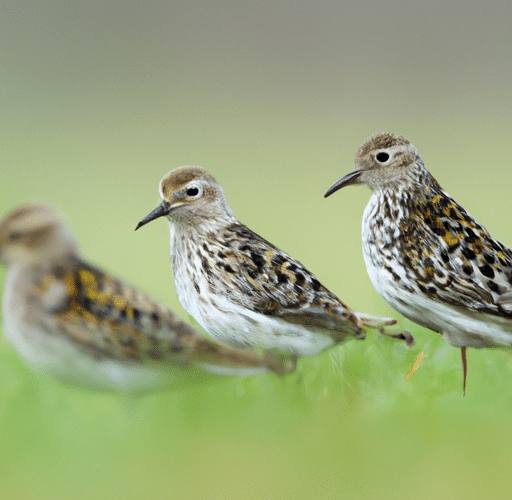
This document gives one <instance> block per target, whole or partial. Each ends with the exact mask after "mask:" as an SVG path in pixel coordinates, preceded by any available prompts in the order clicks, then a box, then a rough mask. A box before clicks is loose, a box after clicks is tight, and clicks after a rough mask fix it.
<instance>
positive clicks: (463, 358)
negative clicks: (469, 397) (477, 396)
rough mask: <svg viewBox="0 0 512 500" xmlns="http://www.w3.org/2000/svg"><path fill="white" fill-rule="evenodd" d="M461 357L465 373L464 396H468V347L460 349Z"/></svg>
mask: <svg viewBox="0 0 512 500" xmlns="http://www.w3.org/2000/svg"><path fill="white" fill-rule="evenodd" d="M460 355H461V358H462V371H463V372H464V383H463V385H462V395H463V396H465V395H466V378H467V376H468V360H467V358H466V347H465V346H464V347H461V348H460Z"/></svg>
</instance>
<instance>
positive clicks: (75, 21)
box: [0, 0, 512, 499]
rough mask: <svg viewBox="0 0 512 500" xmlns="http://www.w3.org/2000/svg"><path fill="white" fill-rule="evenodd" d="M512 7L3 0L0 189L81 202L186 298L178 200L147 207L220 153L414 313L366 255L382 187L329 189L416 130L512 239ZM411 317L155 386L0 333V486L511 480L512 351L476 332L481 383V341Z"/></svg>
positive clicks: (253, 211) (324, 263)
mask: <svg viewBox="0 0 512 500" xmlns="http://www.w3.org/2000/svg"><path fill="white" fill-rule="evenodd" d="M511 21H512V3H510V2H509V1H501V2H500V1H496V2H481V1H480V0H478V1H477V0H466V1H461V0H455V1H452V2H449V3H448V2H445V1H442V0H431V1H429V2H421V1H412V2H405V1H399V0H391V1H387V2H382V1H380V0H374V1H361V0H357V1H343V2H340V1H335V0H329V1H317V2H311V1H309V0H308V1H268V0H263V1H258V2H247V1H227V0H224V1H218V0H215V1H211V0H210V1H207V0H204V1H195V0H188V1H183V2H164V1H160V2H156V1H148V2H121V1H110V2H109V1H107V2H72V1H60V2H59V1H54V0H52V1H50V0H48V1H44V2H29V1H26V0H16V1H6V2H2V5H1V6H0V46H1V47H2V49H1V51H0V106H1V126H0V139H1V147H0V212H1V213H2V214H3V213H5V212H6V211H8V210H10V209H11V208H13V207H14V206H16V205H19V204H21V203H24V202H30V201H34V200H44V201H47V202H50V203H52V204H54V205H56V206H58V207H59V208H60V209H61V210H62V211H63V213H64V214H65V215H66V218H67V220H68V222H69V225H70V226H71V228H72V230H73V232H74V233H75V235H76V236H77V238H78V240H79V241H80V245H81V249H82V251H83V253H84V254H85V255H86V256H87V257H88V258H89V259H90V260H91V261H93V262H94V263H97V264H99V265H101V266H103V267H105V268H106V269H108V270H110V271H112V272H113V273H115V274H117V275H118V276H121V277H123V278H124V279H126V280H128V281H129V282H131V283H133V284H135V285H137V286H140V287H141V288H143V289H145V290H146V291H148V292H150V293H152V294H154V295H156V296H157V297H159V298H160V299H161V300H163V301H165V302H167V303H168V304H169V305H170V306H171V307H173V308H174V309H176V310H177V311H178V312H179V313H180V314H182V315H184V312H183V309H182V308H181V307H180V305H179V302H178V300H177V298H176V295H175V292H174V288H173V283H172V276H171V271H170V268H169V257H168V254H169V248H168V230H167V224H166V223H165V221H163V220H161V221H157V222H155V223H153V224H150V225H149V226H147V227H144V228H143V229H142V230H140V231H138V232H137V233H135V232H134V231H133V230H134V227H135V225H136V223H137V222H138V220H139V219H140V218H142V217H143V216H144V215H146V214H147V213H148V212H149V211H150V210H151V209H153V208H154V207H155V206H156V204H157V203H159V197H158V194H157V185H158V182H159V180H160V178H161V177H162V176H163V175H164V174H165V173H167V172H168V171H169V170H171V169H173V168H176V167H178V166H180V165H183V164H199V165H202V166H204V167H205V168H207V169H208V170H210V171H211V172H212V173H213V174H214V175H215V176H216V177H217V179H218V180H219V181H220V183H221V184H222V185H223V187H224V189H225V192H226V195H227V197H228V200H229V202H230V204H231V206H232V208H233V210H234V211H235V213H236V214H237V215H238V217H239V218H240V219H241V220H242V221H243V222H245V223H246V224H248V225H249V226H250V227H251V228H252V229H254V230H256V231H257V232H259V233H260V234H262V235H263V236H265V237H266V238H267V239H269V240H270V241H272V242H273V243H275V244H276V245H278V246H280V247H281V248H283V249H284V250H286V251H288V252H289V253H291V254H292V255H293V256H294V257H296V258H298V259H300V260H301V261H302V262H303V263H305V264H306V265H307V266H308V267H309V268H310V269H311V270H313V271H314V272H315V273H316V274H317V276H318V277H319V278H320V279H321V281H322V282H323V283H324V284H325V285H327V286H328V287H329V288H330V289H332V290H333V291H334V292H336V293H337V294H338V295H339V296H340V297H341V298H342V299H343V300H345V301H346V302H347V303H348V304H349V305H350V306H352V307H354V308H356V309H360V310H364V311H366V312H371V313H374V314H382V315H391V316H393V315H395V316H396V317H398V315H397V314H396V313H395V312H394V311H392V310H391V308H390V307H388V306H387V305H386V304H385V303H384V302H383V300H381V299H380V297H379V296H378V295H377V293H376V292H375V291H374V290H373V288H372V286H371V284H370V282H369V280H368V277H367V275H366V270H365V268H364V264H363V259H362V256H361V251H360V220H361V215H362V211H363V208H364V206H365V204H366V202H367V200H368V198H369V191H368V190H367V189H364V188H351V189H347V190H343V191H341V192H340V193H337V194H336V195H335V196H333V197H332V198H329V199H328V200H324V199H323V193H324V192H325V190H326V189H327V188H328V187H329V186H330V185H331V183H332V182H334V181H335V180H336V179H338V178H339V177H340V176H341V175H343V174H344V173H346V172H348V171H350V170H351V168H352V166H353V164H352V157H353V154H354V152H355V150H356V148H357V147H358V145H359V144H360V143H361V142H362V141H363V140H364V139H365V138H366V137H367V136H368V135H370V134H371V133H374V132H377V131H381V130H388V131H392V132H396V133H401V134H404V135H405V136H407V137H408V138H409V139H410V140H411V141H412V142H413V143H414V144H415V145H416V146H417V147H418V148H419V150H420V152H421V153H422V155H423V158H424V160H425V161H426V164H427V166H428V168H429V169H430V170H431V171H432V173H433V174H434V175H435V176H436V177H437V178H438V180H439V181H440V182H441V184H442V185H443V186H444V187H445V188H446V189H447V190H448V191H449V192H450V193H451V194H452V195H453V196H454V197H455V198H456V199H457V200H458V201H459V202H460V203H461V204H462V205H464V206H465V207H466V208H467V209H468V210H469V211H470V213H472V214H473V215H474V216H475V217H477V218H478V219H479V220H480V221H481V222H482V223H483V224H485V225H486V227H487V228H488V229H489V230H490V231H491V233H492V234H493V235H494V236H496V237H498V238H499V239H501V240H502V241H504V242H505V243H508V244H509V245H512V229H511V224H510V219H511V217H510V211H511V208H512V201H511V199H510V185H511V178H512V177H511V174H510V166H511V165H512V155H511V153H510V144H511V139H512V122H511V112H512V58H511V57H510V54H511V52H512V30H511V29H510V25H511ZM4 276H5V272H4V270H3V269H2V270H0V282H1V281H3V277H4ZM401 321H402V322H401V324H402V325H403V326H406V327H408V328H410V329H411V330H412V331H413V332H414V334H415V336H416V339H417V344H416V346H415V347H414V348H413V349H411V350H409V351H408V350H406V349H405V348H404V347H403V346H401V345H398V344H397V343H394V342H392V341H390V340H388V339H383V338H380V337H379V338H376V337H374V336H373V335H370V336H369V338H368V340H367V341H365V342H355V341H354V342H350V343H348V344H346V345H345V346H343V347H339V348H337V349H333V350H331V351H330V352H327V353H324V354H323V355H321V356H319V357H317V358H314V359H307V360H303V361H302V362H301V365H300V369H299V371H298V373H297V374H294V375H291V376H289V377H288V378H286V379H285V380H279V379H277V378H276V377H274V376H271V375H268V376H260V377H253V378H251V379H245V380H229V381H226V382H224V383H222V384H218V385H215V386H213V387H191V388H190V389H187V390H183V391H180V392H174V393H172V392H161V393H158V394H153V395H149V396H147V397H144V398H140V399H127V398H123V397H120V396H116V395H103V394H96V393H91V392H87V391H83V390H80V389H75V388H70V387H67V386H65V385H63V384H60V383H59V382H55V381H53V380H49V379H45V378H44V377H41V376H39V375H35V374H33V373H32V372H31V371H30V370H29V369H28V368H26V366H25V365H24V364H23V362H22V361H21V360H20V359H19V358H18V356H17V355H16V353H15V352H14V351H13V350H12V349H11V348H10V346H9V345H8V344H7V343H6V342H5V340H3V339H0V491H1V493H0V495H1V497H2V498H6V499H7V498H9V499H10V498H12V499H14V498H16V499H49V498H51V499H69V498H74V499H80V498H84V499H86V498H95V499H104V498H105V499H106V498H113V499H117V498H119V499H121V498H123V499H132V498H133V499H136V498H137V499H138V498H144V499H157V498H158V499H162V498H166V499H167V498H169V499H178V498H186V499H188V498H194V499H195V498H200V499H213V498H215V499H253V498H254V499H259V498H265V499H275V498H283V499H299V498H300V499H302V498H305V499H310V498H322V499H323V498H350V499H352V498H353V499H359V498H379V499H381V498H390V499H396V498H414V499H431V498H440V499H445V498H446V499H457V498H497V497H499V496H507V497H508V496H509V495H510V488H511V487H512V478H511V474H510V471H509V469H510V463H511V461H512V432H511V428H512V381H511V374H512V358H511V355H510V354H509V353H508V352H505V351H483V352H482V351H475V350H471V351H470V352H469V377H468V393H467V395H466V397H465V398H463V397H462V394H461V392H462V390H461V386H462V373H461V366H460V356H459V352H458V351H457V350H456V349H454V348H452V347H450V346H449V345H448V344H446V343H445V342H444V341H443V340H442V339H441V338H440V337H439V336H438V335H436V334H433V333H431V332H429V331H427V330H425V329H421V328H417V327H415V326H414V325H412V324H411V323H410V322H408V321H406V320H401ZM422 349H425V358H424V361H423V363H422V364H421V366H420V368H419V369H418V370H417V371H416V372H415V373H414V374H413V375H412V376H411V377H410V379H409V380H407V381H406V380H404V376H405V374H406V373H407V371H408V370H409V369H410V368H411V366H412V365H413V363H414V359H415V357H416V356H417V354H418V353H419V352H420V351H421V350H422Z"/></svg>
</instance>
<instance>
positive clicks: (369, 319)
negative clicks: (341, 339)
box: [354, 312, 415, 347]
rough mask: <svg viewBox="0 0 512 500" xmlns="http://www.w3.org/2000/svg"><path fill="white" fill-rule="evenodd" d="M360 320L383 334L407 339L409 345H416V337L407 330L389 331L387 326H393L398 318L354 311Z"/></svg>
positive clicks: (364, 325)
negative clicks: (386, 328)
mask: <svg viewBox="0 0 512 500" xmlns="http://www.w3.org/2000/svg"><path fill="white" fill-rule="evenodd" d="M354 314H355V315H356V317H357V319H358V320H359V322H360V325H361V326H362V327H363V328H364V327H366V328H373V329H376V330H378V331H379V333H381V334H382V335H386V336H387V337H392V338H394V339H398V340H403V341H405V343H406V345H407V347H412V346H413V345H414V342H415V341H414V337H413V336H412V335H411V334H410V332H408V331H407V330H399V331H387V330H385V328H384V327H385V326H391V325H394V324H395V323H396V319H392V318H381V317H379V316H372V315H371V314H366V313H360V312H355V313H354Z"/></svg>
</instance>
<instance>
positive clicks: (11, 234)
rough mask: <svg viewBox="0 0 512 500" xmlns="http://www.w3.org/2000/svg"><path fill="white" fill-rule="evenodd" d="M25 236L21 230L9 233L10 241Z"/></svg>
mask: <svg viewBox="0 0 512 500" xmlns="http://www.w3.org/2000/svg"><path fill="white" fill-rule="evenodd" d="M22 236H23V233H20V232H19V231H12V232H11V233H9V241H17V240H19V239H20V238H21V237H22Z"/></svg>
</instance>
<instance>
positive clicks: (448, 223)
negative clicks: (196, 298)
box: [325, 133, 512, 388]
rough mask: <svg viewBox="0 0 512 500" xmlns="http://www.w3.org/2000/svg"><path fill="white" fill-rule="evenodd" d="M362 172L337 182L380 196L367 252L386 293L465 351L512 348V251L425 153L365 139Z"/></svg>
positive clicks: (366, 231)
mask: <svg viewBox="0 0 512 500" xmlns="http://www.w3.org/2000/svg"><path fill="white" fill-rule="evenodd" d="M354 161H355V167H356V169H355V170H354V171H353V172H351V173H349V174H347V175H345V176H344V177H342V178H341V179H339V180H338V181H337V182H335V183H334V184H333V185H332V186H331V187H330V188H329V189H328V191H327V192H326V194H325V196H326V197H327V196H329V195H331V194H332V193H334V192H335V191H337V190H338V189H341V188H342V187H345V186H349V185H356V184H366V185H367V186H369V187H370V188H371V189H372V190H373V194H372V196H371V198H370V201H369V203H368V205H367V206H366V209H365V211H364V215H363V223H362V241H363V254H364V260H365V263H366V267H367V269H368V274H369V276H370V279H371V282H372V283H373V286H374V287H375V288H376V289H377V291H378V292H379V294H380V295H381V296H382V297H383V298H384V299H385V300H386V301H387V302H388V303H389V304H390V305H391V306H393V307H394V308H395V309H397V310H398V311H399V312H401V313H402V314H403V315H404V316H405V317H407V318H409V319H411V320H412V321H414V322H416V323H418V324H420V325H422V326H425V327H427V328H430V329H431V330H434V331H435V332H439V333H441V334H442V335H443V337H444V338H445V339H446V340H447V341H448V342H449V343H450V344H452V345H454V346H456V347H461V349H462V350H461V352H462V361H463V366H464V388H465V383H466V371H467V364H466V347H504V346H506V347H510V346H511V345H512V251H511V250H510V249H508V248H507V247H506V246H505V245H503V244H502V243H500V242H499V241H497V240H495V239H494V238H493V237H492V236H491V235H490V234H489V233H488V231H487V230H486V229H485V228H484V227H483V226H481V225H480V224H479V223H478V222H477V221H476V220H475V219H474V218H473V217H471V215H469V213H468V212H466V210H464V208H462V207H461V206H460V205H459V204H458V203H457V202H456V201H455V200H453V198H452V197H451V196H450V195H449V194H448V193H447V192H446V191H444V190H443V189H442V188H441V186H440V185H439V183H438V182H437V181H436V179H434V177H433V176H432V175H431V174H430V172H429V171H428V170H427V169H426V168H425V165H424V164H423V160H422V159H421V156H420V154H419V153H418V150H417V149H416V148H415V147H414V146H413V145H412V144H411V143H410V142H409V141H408V140H407V139H406V138H405V137H402V136H400V135H395V134H390V133H379V134H375V135H373V136H371V137H369V138H368V139H366V140H365V141H364V142H363V144H361V146H360V147H359V149H358V150H357V152H356V155H355V160H354Z"/></svg>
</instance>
